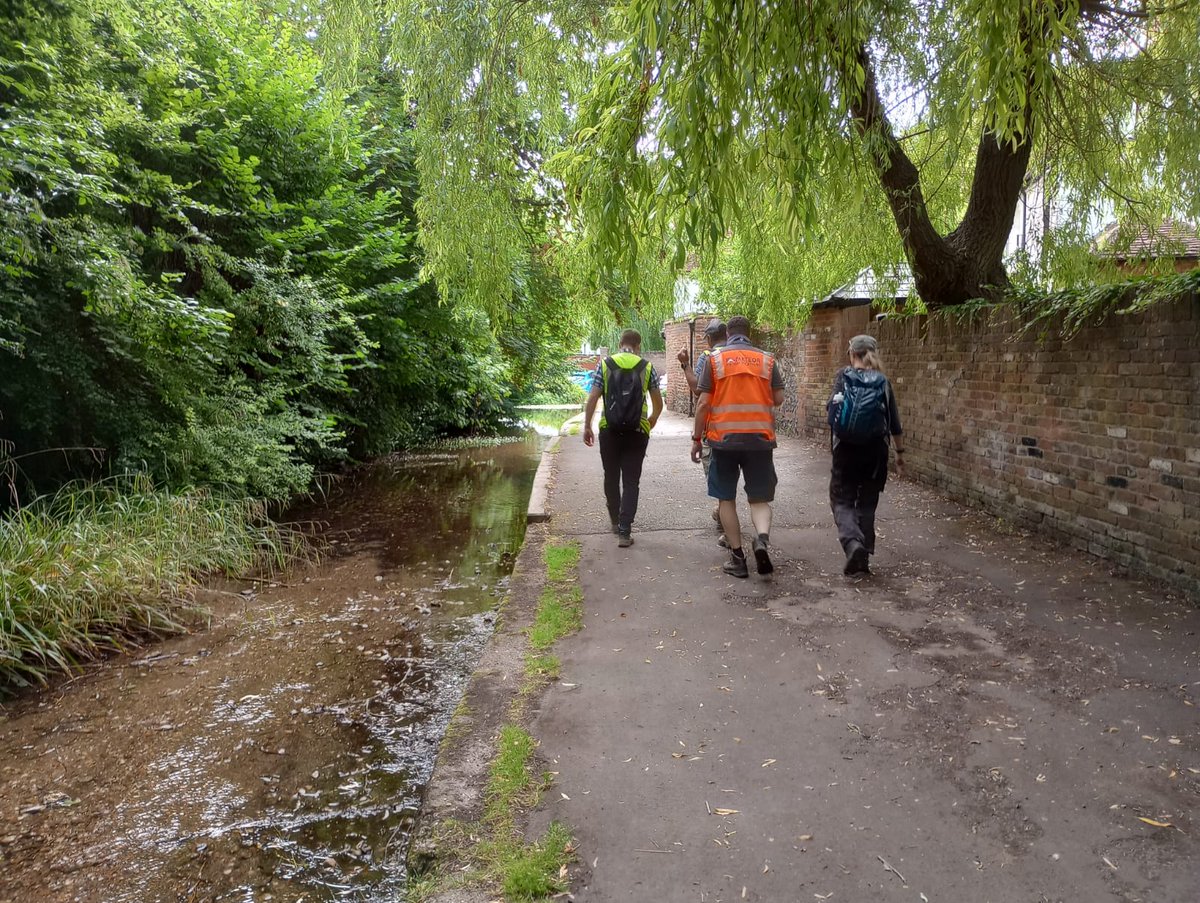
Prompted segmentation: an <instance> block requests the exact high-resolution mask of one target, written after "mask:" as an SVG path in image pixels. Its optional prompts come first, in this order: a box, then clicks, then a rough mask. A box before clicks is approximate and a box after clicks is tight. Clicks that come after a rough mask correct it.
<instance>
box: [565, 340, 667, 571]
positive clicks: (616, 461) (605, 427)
mask: <svg viewBox="0 0 1200 903" xmlns="http://www.w3.org/2000/svg"><path fill="white" fill-rule="evenodd" d="M641 352H642V336H641V333H639V332H638V331H637V330H636V329H626V330H625V331H624V332H623V333H621V350H620V351H619V352H617V353H616V354H614V355H612V356H611V357H607V358H605V359H604V360H602V361H601V362H600V366H598V367H597V368H596V372H595V374H594V375H593V377H592V390H591V392H589V393H588V400H587V407H586V408H585V409H584V414H583V444H584V445H586V446H588V448H591V447H592V446H593V445H594V444H595V442H596V434H595V433H593V432H592V418H593V417H594V416H595V413H596V405H597V404H599V402H600V399H601V398H603V399H604V412H603V413H602V414H601V415H600V463H601V464H602V465H603V467H604V499H605V501H606V502H607V503H608V519H609V521H610V522H611V523H612V531H613V532H614V533H616V534H617V545H618V546H620V547H621V548H623V549H624V548H627V547H629V546H631V545H633V519H634V517H636V516H637V507H638V489H639V485H640V484H641V481H642V462H643V461H644V460H645V458H646V447H647V446H648V445H649V444H650V431H651V430H652V429H654V424H656V423H658V415H659V414H661V413H662V409H663V400H662V392H661V391H660V390H659V385H658V383H659V378H658V373H656V372H655V370H654V367H653V366H652V365H651V364H650V362H649V361H647V360H645V359H643V358H642V356H641ZM647 398H649V400H650V404H651V408H650V414H649V416H647V415H646V400H647Z"/></svg>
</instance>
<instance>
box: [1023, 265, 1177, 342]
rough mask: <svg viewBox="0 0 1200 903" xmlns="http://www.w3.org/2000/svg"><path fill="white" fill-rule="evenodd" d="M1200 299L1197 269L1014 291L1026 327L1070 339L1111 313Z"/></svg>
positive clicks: (1120, 314)
mask: <svg viewBox="0 0 1200 903" xmlns="http://www.w3.org/2000/svg"><path fill="white" fill-rule="evenodd" d="M1189 297H1190V298H1193V299H1194V298H1197V297H1200V269H1192V270H1188V271H1187V272H1184V273H1175V274H1172V275H1170V276H1155V275H1150V276H1137V277H1134V278H1132V279H1125V280H1120V281H1113V282H1105V283H1100V284H1098V285H1091V286H1086V287H1082V288H1077V289H1064V290H1062V291H1058V292H1053V293H1050V294H1048V295H1047V294H1046V293H1044V292H1031V291H1014V292H1013V293H1012V294H1011V296H1010V300H1011V301H1012V302H1013V303H1014V304H1016V306H1017V308H1018V310H1020V312H1021V315H1022V317H1023V318H1024V319H1025V322H1026V328H1028V329H1037V330H1053V331H1054V332H1055V334H1057V335H1062V336H1064V337H1067V338H1070V337H1071V336H1073V335H1074V334H1075V333H1077V332H1078V331H1079V330H1081V329H1083V328H1085V327H1088V326H1097V325H1099V324H1100V323H1102V322H1103V321H1104V320H1106V319H1107V318H1108V317H1109V316H1112V315H1114V314H1116V315H1118V316H1123V315H1125V314H1133V313H1138V312H1139V311H1143V310H1145V309H1146V308H1148V307H1151V306H1153V305H1155V304H1161V303H1163V302H1170V301H1176V300H1179V299H1181V298H1189Z"/></svg>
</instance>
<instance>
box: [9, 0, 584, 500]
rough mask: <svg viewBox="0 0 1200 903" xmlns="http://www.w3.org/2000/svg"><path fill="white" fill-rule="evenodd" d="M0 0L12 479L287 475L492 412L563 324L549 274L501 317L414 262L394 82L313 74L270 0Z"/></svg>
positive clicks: (567, 328)
mask: <svg viewBox="0 0 1200 903" xmlns="http://www.w3.org/2000/svg"><path fill="white" fill-rule="evenodd" d="M5 9H6V12H7V13H8V15H7V17H6V27H5V30H4V31H3V33H0V475H2V476H4V477H7V480H6V483H8V484H9V486H10V488H11V487H18V486H19V488H21V489H24V488H26V484H27V483H29V482H32V483H33V484H34V485H35V487H36V488H38V489H42V488H49V487H50V486H52V485H53V484H54V482H56V481H57V480H60V479H63V478H69V477H71V476H92V475H96V474H105V473H111V472H113V471H116V472H123V471H128V470H132V471H144V472H149V473H150V474H152V475H153V476H155V477H156V478H158V479H159V480H160V481H163V482H165V483H168V484H172V485H189V484H194V483H206V484H218V485H221V486H225V487H229V488H231V489H233V490H234V491H237V492H242V493H246V494H250V495H257V496H264V497H270V498H286V497H287V496H288V495H290V494H292V493H294V492H297V491H302V490H304V489H306V488H307V487H308V486H309V485H310V481H311V479H312V476H313V474H314V471H315V470H316V469H317V468H318V467H321V466H328V465H329V464H331V463H333V462H336V461H338V460H340V459H343V458H345V457H347V456H348V455H352V454H356V455H367V454H379V453H383V452H387V451H390V450H392V449H393V448H397V447H400V446H404V445H410V444H413V443H416V442H421V441H424V440H427V439H430V438H433V437H436V436H439V435H443V434H447V433H451V434H452V433H460V432H466V431H471V430H487V429H492V428H494V427H496V426H497V425H498V422H499V421H500V420H501V419H502V417H503V416H504V415H505V413H506V411H507V410H508V404H509V401H510V400H511V399H512V398H513V397H514V396H515V395H519V394H520V393H521V392H523V391H526V390H527V389H529V388H530V387H532V386H536V384H537V383H538V381H539V380H540V379H542V378H543V377H544V376H545V374H546V373H547V372H548V368H549V370H550V371H552V366H550V365H551V364H555V363H557V362H558V359H561V357H562V356H563V354H564V352H565V351H567V350H569V349H570V346H571V345H572V344H573V343H574V341H575V337H574V333H573V330H572V328H571V323H570V321H569V318H567V317H564V316H561V314H560V310H561V305H560V301H559V297H560V294H559V292H558V291H557V288H556V287H555V286H554V285H553V284H550V280H549V279H548V278H546V275H545V274H541V275H540V277H539V278H537V279H529V280H527V281H526V283H525V284H524V286H523V287H522V291H521V292H519V293H516V294H515V295H514V297H513V300H512V303H511V304H510V305H509V306H508V309H507V310H506V318H507V320H508V322H509V323H511V324H513V326H514V330H513V332H514V335H512V336H511V337H510V336H506V337H504V338H502V339H501V341H499V342H497V340H496V337H495V334H494V330H493V323H492V322H491V321H490V320H489V319H488V317H487V316H486V314H484V313H483V312H481V311H480V310H478V309H475V308H472V307H469V306H465V305H454V304H446V303H443V299H442V298H441V297H440V296H439V294H438V292H437V291H436V287H435V285H434V284H433V283H432V282H430V281H426V280H422V279H421V278H420V275H419V271H420V267H421V263H422V259H421V255H420V251H419V249H418V248H417V247H416V243H415V241H414V228H415V227H414V225H413V218H414V208H415V206H416V205H417V192H416V176H415V174H414V156H415V151H414V148H413V144H412V141H411V133H412V120H411V116H410V114H409V111H408V109H407V106H406V101H405V95H404V94H403V93H402V92H401V91H400V90H399V88H398V87H397V83H396V81H395V79H394V78H393V77H390V76H389V75H388V74H387V73H385V72H383V71H381V70H379V69H378V68H376V69H374V70H370V69H364V70H363V76H364V77H362V78H360V79H358V80H357V82H356V87H355V88H354V90H352V91H351V90H348V89H347V87H346V85H347V84H348V82H349V80H346V82H345V83H339V82H338V81H337V80H335V79H330V78H329V77H328V75H329V73H330V70H329V69H328V67H327V66H326V65H325V61H324V60H323V59H322V57H321V56H320V54H319V53H318V51H317V49H316V47H315V46H314V42H313V41H312V39H311V27H312V24H313V23H312V20H311V19H305V18H303V17H300V16H299V15H298V14H297V11H296V8H295V5H294V4H292V3H290V2H288V0H270V2H267V0H161V2H157V3H154V4H150V5H147V4H144V3H139V2H133V0H54V2H52V3H43V2H41V0H6V2H5ZM564 381H565V377H564ZM20 475H23V476H24V479H22V478H21V476H20ZM5 500H6V501H7V500H8V493H6V494H5Z"/></svg>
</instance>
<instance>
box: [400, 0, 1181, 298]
mask: <svg viewBox="0 0 1200 903" xmlns="http://www.w3.org/2000/svg"><path fill="white" fill-rule="evenodd" d="M392 6H393V8H394V9H395V11H396V18H395V21H396V22H397V28H398V29H399V31H400V33H401V36H400V40H399V41H398V43H397V45H396V46H397V48H398V49H397V50H396V55H397V59H398V60H399V65H401V66H402V67H404V68H406V69H407V70H408V71H409V72H410V73H411V76H412V80H411V82H410V84H411V86H412V88H413V94H412V96H413V98H414V100H415V103H416V110H417V135H418V146H419V148H420V150H419V151H418V172H419V173H420V177H421V180H422V187H423V191H425V195H424V197H423V200H422V204H423V205H424V209H423V213H422V215H421V236H422V241H423V243H424V245H425V248H426V250H427V253H428V254H429V263H428V266H430V268H431V271H432V272H433V273H434V274H435V275H437V276H438V278H439V281H440V282H445V283H446V284H448V285H449V284H455V282H456V280H465V282H464V283H462V284H463V285H464V286H467V285H469V286H475V287H477V288H478V290H481V291H482V292H484V293H485V294H498V295H500V296H504V295H505V294H506V290H505V289H504V288H503V287H501V286H500V285H498V284H497V283H496V282H495V281H494V280H495V279H496V275H497V273H499V272H503V271H504V270H505V268H504V267H499V268H489V269H488V273H487V274H486V275H484V274H478V273H474V272H473V267H474V264H475V263H476V259H477V256H476V255H477V254H478V253H479V251H474V250H472V249H473V248H476V247H479V248H480V249H481V250H482V251H483V252H485V254H486V259H488V260H490V261H496V260H503V259H504V257H503V254H504V253H509V254H510V256H509V257H508V258H507V261H508V263H509V264H510V266H509V267H508V269H509V270H510V271H511V270H512V269H513V267H512V266H511V264H513V263H514V262H515V260H516V257H514V256H511V249H513V248H516V247H518V246H519V244H520V242H521V236H520V232H519V229H520V225H519V222H518V221H519V217H518V216H516V215H515V214H514V211H516V210H519V209H520V201H521V200H524V201H526V202H528V200H529V199H530V198H531V197H532V198H537V199H539V200H545V201H546V202H547V203H548V204H550V203H551V202H552V201H553V200H555V199H557V198H562V199H563V200H564V201H565V203H566V204H567V210H566V212H562V213H559V212H557V211H556V216H555V220H554V228H555V229H558V230H560V232H559V234H556V235H555V236H554V237H555V238H557V239H560V243H559V245H558V246H557V250H558V251H559V252H560V253H561V257H562V260H561V261H560V264H561V265H562V266H563V268H564V271H565V272H581V271H582V272H586V270H587V266H588V265H590V266H592V267H595V268H596V269H598V270H599V271H600V272H606V271H608V270H609V269H612V270H613V271H615V272H617V273H620V274H622V275H623V276H624V277H625V278H628V279H629V280H630V283H631V285H632V286H633V288H634V296H635V298H638V297H640V296H642V295H653V296H654V297H658V296H659V295H661V294H662V292H663V286H664V285H665V284H666V281H665V280H664V278H663V268H664V266H665V267H666V268H668V269H669V268H672V267H673V268H675V269H678V268H680V267H682V266H683V264H684V262H685V261H686V259H687V255H688V253H689V252H692V251H699V252H701V253H702V255H703V259H704V260H705V262H706V263H707V264H708V267H709V269H711V268H713V267H714V266H715V265H716V264H717V263H718V262H719V263H720V265H721V266H723V267H724V268H725V270H726V271H727V272H729V271H732V272H733V273H736V275H737V279H736V281H737V282H738V283H739V284H740V285H741V287H742V288H741V291H742V292H743V295H742V299H743V300H744V301H749V302H753V301H754V299H757V300H758V302H759V303H761V304H763V305H765V306H766V309H767V310H768V312H773V313H774V314H775V315H776V316H777V317H786V316H787V315H788V313H789V312H790V311H793V310H794V306H795V305H796V303H797V302H798V301H800V300H801V299H805V298H812V297H813V296H818V295H820V294H823V293H824V292H826V291H828V290H829V289H830V288H832V287H833V286H834V285H836V284H837V283H838V282H839V281H841V280H843V279H845V278H848V277H849V276H851V275H852V274H853V273H854V272H856V271H857V270H858V269H859V268H861V267H862V266H865V265H868V264H875V265H877V266H883V265H891V264H894V263H896V262H898V261H900V260H902V259H907V260H908V262H909V263H910V264H911V266H912V269H913V271H914V276H915V279H916V282H917V288H918V291H919V292H920V294H921V296H922V298H923V299H924V300H925V302H926V303H927V304H928V305H930V306H940V305H946V304H956V303H961V302H963V301H966V300H969V299H972V298H977V297H996V296H997V295H998V294H999V293H1001V292H1002V291H1003V289H1004V288H1005V286H1006V285H1007V284H1008V283H1009V279H1010V274H1009V267H1008V266H1006V264H1005V262H1004V260H1003V252H1004V247H1005V242H1006V240H1007V238H1008V234H1009V230H1010V227H1011V225H1012V221H1013V217H1014V211H1015V210H1016V207H1017V204H1018V200H1019V198H1020V196H1021V194H1022V192H1023V191H1025V190H1027V189H1029V188H1030V186H1031V185H1033V184H1034V183H1036V185H1037V192H1036V193H1037V194H1038V195H1039V196H1040V197H1042V198H1046V199H1050V200H1052V202H1053V206H1054V215H1053V217H1050V219H1051V220H1052V221H1051V222H1050V223H1049V225H1050V227H1051V228H1050V229H1049V230H1048V231H1047V234H1046V235H1045V236H1044V238H1043V241H1042V253H1041V254H1040V255H1039V258H1038V259H1037V260H1035V261H1031V264H1032V265H1030V266H1022V267H1020V271H1021V273H1020V275H1021V276H1022V278H1027V279H1028V278H1032V279H1038V280H1041V281H1043V282H1051V281H1057V282H1059V283H1060V284H1061V283H1062V282H1064V281H1068V282H1069V281H1070V280H1071V279H1072V278H1079V276H1080V272H1081V271H1080V269H1079V261H1080V257H1081V254H1082V253H1083V252H1084V251H1086V250H1087V249H1088V245H1089V241H1090V239H1091V237H1092V234H1093V232H1094V230H1095V228H1096V227H1097V225H1098V223H1099V220H1100V219H1101V218H1102V217H1106V216H1107V217H1112V218H1116V219H1119V220H1121V221H1123V222H1126V223H1129V224H1130V225H1132V224H1135V223H1138V224H1155V223H1157V222H1159V221H1161V220H1162V219H1163V218H1165V217H1169V216H1172V215H1173V216H1177V217H1181V218H1184V219H1192V220H1195V219H1197V218H1200V190H1198V189H1200V186H1198V183H1197V179H1198V177H1200V153H1198V152H1197V148H1198V147H1200V63H1198V62H1197V61H1198V59H1200V33H1198V30H1200V3H1198V2H1197V0H1183V2H1175V0H1112V2H1102V0H812V2H807V3H783V2H775V0H764V2H742V0H686V2H685V0H627V2H621V3H613V4H600V3H596V2H588V3H568V4H561V3H554V2H547V0H543V2H518V0H497V2H480V0H442V2H430V0H393V4H392ZM602 6H603V7H604V8H601V7H602ZM530 147H532V148H536V155H534V156H533V157H529V156H523V154H522V150H521V149H523V148H530ZM551 155H553V156H552V157H551ZM551 206H552V205H551ZM464 217H476V218H477V221H476V225H475V228H474V229H471V230H470V231H467V230H465V229H464V228H463V226H464V219H463V218H464ZM477 237H479V238H480V239H481V241H479V242H477V241H476V238H477ZM501 248H507V249H509V251H507V252H501V251H498V250H497V249H501ZM576 251H583V252H584V257H583V259H586V260H587V261H589V262H590V264H581V263H580V262H579V260H580V258H579V257H578V256H577V255H576V253H575V252H576ZM1092 274H1093V275H1094V267H1092ZM487 280H493V281H491V282H488V281H487ZM727 281H728V280H727ZM647 286H654V291H652V292H649V291H646V290H645V289H646V287H647Z"/></svg>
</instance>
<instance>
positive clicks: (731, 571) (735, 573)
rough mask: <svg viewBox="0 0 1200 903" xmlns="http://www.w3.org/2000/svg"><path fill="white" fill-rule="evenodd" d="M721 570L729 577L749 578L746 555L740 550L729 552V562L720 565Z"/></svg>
mask: <svg viewBox="0 0 1200 903" xmlns="http://www.w3.org/2000/svg"><path fill="white" fill-rule="evenodd" d="M721 570H723V571H724V572H725V573H726V574H728V575H729V576H730V577H749V576H750V569H749V568H748V567H746V553H745V552H743V551H742V550H741V549H736V550H731V551H730V552H729V560H728V561H726V562H725V563H724V564H723V565H721Z"/></svg>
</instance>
